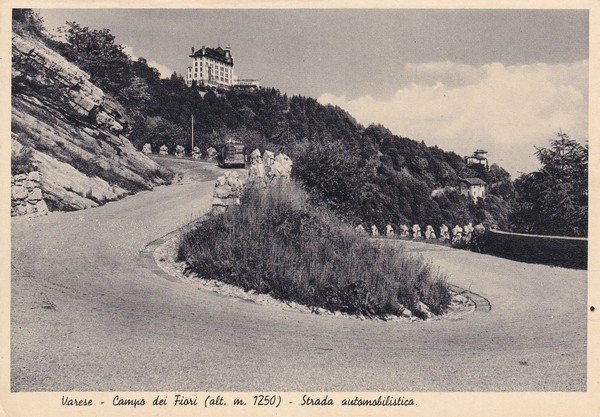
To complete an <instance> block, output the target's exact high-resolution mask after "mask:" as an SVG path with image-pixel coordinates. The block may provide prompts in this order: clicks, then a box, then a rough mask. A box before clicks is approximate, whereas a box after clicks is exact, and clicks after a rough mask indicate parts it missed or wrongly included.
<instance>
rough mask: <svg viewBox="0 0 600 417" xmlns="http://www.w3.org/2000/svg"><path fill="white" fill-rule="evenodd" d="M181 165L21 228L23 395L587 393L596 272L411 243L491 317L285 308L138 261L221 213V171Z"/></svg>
mask: <svg viewBox="0 0 600 417" xmlns="http://www.w3.org/2000/svg"><path fill="white" fill-rule="evenodd" d="M192 164H194V165H192ZM179 165H180V168H182V169H183V170H184V171H186V172H188V179H189V178H190V176H189V174H190V173H191V172H194V173H195V174H194V175H193V177H191V179H190V180H188V181H184V183H183V184H181V185H173V186H168V187H162V188H158V189H156V190H155V191H152V192H142V193H139V194H137V195H135V196H131V197H128V198H126V199H124V200H121V201H119V202H112V203H109V204H107V205H105V206H103V207H99V208H95V209H90V210H85V211H79V212H72V213H51V214H50V215H49V216H47V217H43V218H37V219H34V220H26V219H14V220H13V221H12V245H13V246H12V309H11V310H12V373H11V383H12V389H13V390H15V391H67V390H78V391H87V390H93V391H96V390H98V391H109V390H119V391H120V390H136V391H162V390H168V391H175V390H177V391H196V390H199V391H245V390H261V391H273V390H281V391H292V390H294V391H320V390H331V391H369V390H377V391H382V390H385V391H417V390H424V391H426V390H431V391H465V390H469V391H485V390H493V391H502V390H510V391H530V390H531V391H538V390H549V391H566V390H585V388H586V380H585V370H586V314H587V310H586V299H587V294H586V291H587V284H586V279H587V278H586V273H585V272H584V271H576V270H568V269H562V268H556V267H548V266H541V265H532V264H523V263H518V262H514V261H510V260H505V259H499V258H494V257H490V256H486V255H478V254H474V253H469V252H466V251H459V250H452V249H449V248H445V247H441V246H436V245H425V244H417V243H415V244H412V243H407V245H409V249H410V250H412V251H415V252H419V253H422V254H423V255H424V256H426V257H427V258H429V259H431V261H432V262H433V263H435V264H436V265H438V266H439V267H440V268H441V269H442V270H444V271H446V272H447V273H448V274H449V275H450V276H451V279H450V281H451V282H453V283H455V284H457V285H460V286H462V287H465V288H467V287H468V288H470V289H471V290H472V291H474V292H477V293H480V294H481V295H484V296H485V297H487V298H488V299H489V300H490V301H491V304H492V310H491V311H490V312H488V313H481V312H479V313H478V312H476V313H473V314H471V315H469V316H468V317H467V318H465V319H462V320H455V321H451V320H440V321H433V322H415V323H398V322H392V323H389V322H388V323H386V322H371V321H360V320H349V319H344V318H339V317H328V316H325V317H324V316H317V315H311V314H305V313H300V312H290V311H284V310H280V309H278V308H276V307H269V306H263V305H256V304H254V303H249V302H243V301H240V300H238V299H234V298H228V297H223V296H219V295H216V294H214V293H210V292H206V291H203V290H199V289H197V288H196V287H193V286H190V285H189V284H185V283H182V282H178V281H172V280H167V279H165V278H164V277H163V276H161V275H159V274H155V273H153V272H152V271H151V270H150V269H149V268H148V267H147V266H145V265H144V264H143V263H142V262H141V261H140V257H139V251H140V250H141V249H142V248H144V246H145V245H146V244H147V243H149V242H150V241H152V240H154V239H157V238H158V237H160V236H162V235H164V234H166V233H168V232H170V231H171V230H174V229H175V228H177V227H178V226H181V225H183V224H185V223H186V222H188V221H189V220H190V219H192V218H193V217H195V216H198V215H200V214H202V213H203V212H205V211H206V210H207V209H208V208H209V202H210V192H211V190H212V187H213V181H212V178H214V177H215V176H216V170H215V169H214V168H206V165H201V164H200V165H199V164H198V163H192V162H189V163H188V162H181V163H180V164H179ZM198 166H202V167H205V168H202V169H200V168H198ZM190 167H193V170H190ZM207 178H210V179H211V180H210V181H206V180H205V179H207Z"/></svg>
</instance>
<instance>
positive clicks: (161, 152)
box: [158, 145, 169, 155]
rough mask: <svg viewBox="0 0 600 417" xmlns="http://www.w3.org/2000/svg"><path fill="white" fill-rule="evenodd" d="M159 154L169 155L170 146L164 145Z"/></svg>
mask: <svg viewBox="0 0 600 417" xmlns="http://www.w3.org/2000/svg"><path fill="white" fill-rule="evenodd" d="M158 153H159V154H161V155H168V154H169V148H167V146H166V145H162V146H161V147H160V149H159V151H158Z"/></svg>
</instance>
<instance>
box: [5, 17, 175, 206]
mask: <svg viewBox="0 0 600 417" xmlns="http://www.w3.org/2000/svg"><path fill="white" fill-rule="evenodd" d="M12 60H13V65H12V154H13V171H14V170H15V163H14V161H15V160H19V156H22V155H28V164H29V165H30V166H31V169H32V170H33V169H37V171H39V172H40V174H41V189H42V192H43V195H44V200H46V202H47V204H48V206H49V207H50V209H51V210H77V209H84V208H88V207H94V206H97V205H101V204H103V203H105V202H107V201H111V200H116V199H119V198H121V197H123V196H126V195H128V194H131V193H134V192H136V191H139V190H145V189H151V188H153V187H154V186H156V185H160V184H165V183H168V182H169V180H170V177H171V174H170V172H168V171H166V170H165V169H164V168H161V167H160V166H159V165H157V164H156V163H155V162H154V161H152V160H151V159H149V158H147V157H146V156H145V155H143V154H142V153H141V152H139V151H137V150H136V149H135V148H134V146H133V145H132V144H131V143H130V141H129V140H128V138H127V137H126V135H127V134H128V122H127V117H126V115H125V110H124V109H123V108H122V107H121V106H120V105H119V104H118V103H117V102H116V101H114V100H112V99H111V98H110V97H108V96H107V95H106V94H105V93H104V92H103V91H102V90H101V89H100V88H98V87H96V86H95V85H94V84H92V83H91V82H90V80H89V79H90V76H89V75H88V74H87V73H86V72H84V71H82V70H81V69H80V68H78V67H77V66H76V65H74V64H73V63H71V62H69V61H67V60H66V59H65V58H63V57H62V56H61V55H60V54H58V53H57V52H55V51H54V50H52V49H50V48H49V47H48V46H47V45H46V44H45V43H44V41H43V39H42V38H40V37H39V36H36V35H35V34H33V33H28V32H26V31H19V30H18V26H16V29H15V32H14V33H13V38H12ZM21 159H22V158H21ZM16 169H17V170H19V167H16ZM21 170H22V171H27V169H25V168H23V167H21ZM19 173H25V174H26V173H27V172H13V174H19Z"/></svg>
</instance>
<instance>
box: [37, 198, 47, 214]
mask: <svg viewBox="0 0 600 417" xmlns="http://www.w3.org/2000/svg"><path fill="white" fill-rule="evenodd" d="M35 211H36V212H37V213H38V214H40V215H46V214H48V211H49V210H48V205H47V204H46V202H45V201H44V200H40V201H38V202H37V203H35Z"/></svg>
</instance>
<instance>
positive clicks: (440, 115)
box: [40, 9, 589, 176]
mask: <svg viewBox="0 0 600 417" xmlns="http://www.w3.org/2000/svg"><path fill="white" fill-rule="evenodd" d="M40 14H41V15H42V17H43V18H44V20H45V23H46V27H47V28H49V29H52V28H55V27H58V26H60V25H63V24H64V22H65V21H67V20H75V21H77V22H79V23H80V24H82V25H84V26H90V27H93V28H108V29H110V30H111V32H112V33H113V34H114V35H115V36H116V40H117V43H120V44H123V45H125V47H126V51H127V52H128V53H129V54H130V55H131V56H133V57H135V58H137V57H140V56H141V57H144V58H146V59H147V60H148V62H149V64H150V65H153V66H155V67H156V68H157V69H159V71H160V72H161V74H162V75H163V76H169V75H170V74H171V73H172V72H173V71H176V72H177V73H185V71H186V68H187V66H188V65H190V58H189V57H188V55H189V53H190V52H191V47H192V46H194V47H196V48H199V47H201V46H202V45H206V46H209V47H215V46H217V45H218V44H220V45H221V46H223V47H224V46H225V45H227V44H230V45H231V49H232V54H233V56H234V60H235V61H234V62H235V73H236V75H238V76H239V77H240V78H258V79H260V80H261V84H262V85H263V86H268V87H276V88H278V89H280V90H281V91H282V92H286V93H288V95H290V94H301V95H305V96H311V97H314V98H316V99H318V100H319V102H321V103H323V104H333V105H337V106H340V107H342V108H343V109H345V110H348V111H349V112H350V114H352V115H353V116H354V117H355V118H356V119H357V120H358V121H359V122H360V123H362V124H364V125H368V124H370V123H381V124H383V125H384V126H386V127H387V128H389V129H390V130H391V131H392V132H393V133H395V134H398V135H401V136H405V137H410V138H411V139H415V140H419V141H421V140H423V141H425V143H426V144H428V145H438V146H439V147H441V148H443V149H445V150H452V151H455V152H457V153H458V154H461V155H468V154H470V153H471V152H472V151H474V150H475V149H476V148H484V149H486V150H488V151H489V159H490V162H491V163H494V162H496V163H498V164H499V165H501V166H503V167H504V168H506V169H507V170H508V171H509V172H510V173H511V174H512V175H513V176H516V175H518V174H519V173H522V172H530V171H533V170H535V169H537V168H538V166H539V165H538V163H537V161H536V159H535V156H534V152H535V146H546V145H547V144H548V142H549V140H550V139H551V138H552V137H553V136H554V134H555V133H556V132H557V131H559V130H562V131H563V132H566V133H568V134H569V135H570V136H571V137H572V138H574V139H577V140H579V141H581V142H585V141H587V138H588V110H587V109H588V33H589V29H588V13H587V11H585V10H434V9H432V10H420V9H412V10H339V9H334V10H311V9H302V10H256V9H253V10H240V9H235V10H206V9H177V10H168V9H145V10H144V9H45V10H40Z"/></svg>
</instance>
